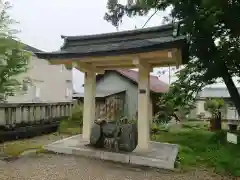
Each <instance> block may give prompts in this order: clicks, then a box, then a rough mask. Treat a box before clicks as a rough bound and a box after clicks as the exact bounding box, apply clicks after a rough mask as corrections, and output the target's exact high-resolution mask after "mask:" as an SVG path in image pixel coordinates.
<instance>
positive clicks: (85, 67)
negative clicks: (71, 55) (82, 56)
mask: <svg viewBox="0 0 240 180" xmlns="http://www.w3.org/2000/svg"><path fill="white" fill-rule="evenodd" d="M73 64H74V67H76V68H77V69H78V70H80V71H82V72H96V73H98V74H102V73H104V69H100V68H97V67H96V66H94V65H92V64H88V63H82V62H76V61H75V62H73Z"/></svg>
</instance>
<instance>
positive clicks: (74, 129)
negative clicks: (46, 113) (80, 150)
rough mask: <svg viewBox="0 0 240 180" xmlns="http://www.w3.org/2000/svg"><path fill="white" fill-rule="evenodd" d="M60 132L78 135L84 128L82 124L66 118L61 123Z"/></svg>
mask: <svg viewBox="0 0 240 180" xmlns="http://www.w3.org/2000/svg"><path fill="white" fill-rule="evenodd" d="M58 132H59V133H60V134H67V135H77V134H80V133H81V132H82V128H81V126H80V124H78V123H74V122H71V120H69V119H66V120H63V121H62V122H61V123H60V126H59V128H58Z"/></svg>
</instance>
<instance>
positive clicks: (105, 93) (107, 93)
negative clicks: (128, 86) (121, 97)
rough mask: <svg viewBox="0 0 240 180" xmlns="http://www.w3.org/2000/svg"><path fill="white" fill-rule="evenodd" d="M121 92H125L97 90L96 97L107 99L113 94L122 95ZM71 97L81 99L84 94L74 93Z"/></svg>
mask: <svg viewBox="0 0 240 180" xmlns="http://www.w3.org/2000/svg"><path fill="white" fill-rule="evenodd" d="M122 92H125V90H117V91H116V90H115V91H114V90H112V91H105V90H104V91H102V90H97V92H96V95H95V96H96V97H97V98H103V97H107V96H111V95H113V94H118V93H122ZM73 97H74V98H81V97H84V93H74V94H73Z"/></svg>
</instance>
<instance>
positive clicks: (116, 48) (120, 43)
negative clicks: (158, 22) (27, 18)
mask: <svg viewBox="0 0 240 180" xmlns="http://www.w3.org/2000/svg"><path fill="white" fill-rule="evenodd" d="M178 32H179V26H178V25H177V26H176V25H175V24H168V25H162V26H157V27H151V28H143V29H138V30H131V31H123V32H115V33H107V34H97V35H87V36H62V38H63V39H64V44H63V46H62V47H61V50H59V51H54V52H39V53H36V55H37V56H38V57H40V58H42V59H53V60H54V59H67V58H69V59H71V58H84V57H87V58H90V57H102V56H104V57H105V56H116V55H121V54H133V53H142V52H153V51H157V50H163V49H171V48H178V49H180V50H181V51H182V57H183V58H182V59H183V61H184V62H185V61H187V60H188V43H187V39H186V37H185V36H182V35H180V34H179V33H178Z"/></svg>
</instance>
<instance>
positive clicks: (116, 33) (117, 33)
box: [61, 23, 174, 40]
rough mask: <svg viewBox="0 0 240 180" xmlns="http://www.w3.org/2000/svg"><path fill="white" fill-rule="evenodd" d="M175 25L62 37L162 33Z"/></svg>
mask: <svg viewBox="0 0 240 180" xmlns="http://www.w3.org/2000/svg"><path fill="white" fill-rule="evenodd" d="M173 27H174V24H173V23H170V24H165V25H159V26H153V27H147V28H141V29H131V30H124V31H118V32H108V33H98V34H91V35H76V36H65V35H61V38H63V39H64V40H85V39H94V38H100V37H105V36H109V35H110V36H116V35H119V36H120V35H122V34H124V35H128V34H132V33H134V34H136V33H146V32H151V31H162V30H165V29H169V28H173Z"/></svg>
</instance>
